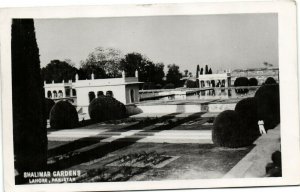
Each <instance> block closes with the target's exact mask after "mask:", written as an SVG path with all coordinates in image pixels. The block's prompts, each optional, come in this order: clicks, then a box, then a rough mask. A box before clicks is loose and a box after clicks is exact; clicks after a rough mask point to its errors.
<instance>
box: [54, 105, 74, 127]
mask: <svg viewBox="0 0 300 192" xmlns="http://www.w3.org/2000/svg"><path fill="white" fill-rule="evenodd" d="M77 125H78V114H77V111H76V108H75V107H74V106H73V105H72V104H71V103H69V102H68V101H59V102H57V103H56V104H55V105H54V106H53V107H52V109H51V111H50V126H51V128H53V129H72V128H74V127H76V126H77Z"/></svg>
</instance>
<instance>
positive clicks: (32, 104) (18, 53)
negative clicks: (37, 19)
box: [11, 19, 47, 182]
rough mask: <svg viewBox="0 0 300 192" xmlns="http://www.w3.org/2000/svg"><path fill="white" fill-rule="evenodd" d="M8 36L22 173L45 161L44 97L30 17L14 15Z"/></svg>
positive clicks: (16, 141)
mask: <svg viewBox="0 0 300 192" xmlns="http://www.w3.org/2000/svg"><path fill="white" fill-rule="evenodd" d="M11 37H12V38H11V54H12V55H11V56H12V99H13V136H14V154H15V169H16V170H17V171H18V172H19V174H20V175H22V173H23V172H24V171H39V170H43V169H45V168H46V165H47V130H46V118H45V117H44V114H45V113H44V110H45V109H44V102H45V98H44V93H43V83H42V79H41V73H40V59H39V49H38V46H37V42H36V37H35V29H34V22H33V19H13V21H12V33H11ZM16 182H18V181H16Z"/></svg>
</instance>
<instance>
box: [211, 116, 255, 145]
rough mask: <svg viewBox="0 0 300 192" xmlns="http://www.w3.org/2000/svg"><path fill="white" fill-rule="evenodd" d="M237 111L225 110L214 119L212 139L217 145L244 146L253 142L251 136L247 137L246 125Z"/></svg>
mask: <svg viewBox="0 0 300 192" xmlns="http://www.w3.org/2000/svg"><path fill="white" fill-rule="evenodd" d="M243 125H244V122H242V119H241V117H240V115H239V113H238V112H236V111H233V110H226V111H223V112H222V113H220V114H219V115H218V116H217V117H216V119H215V121H214V126H213V130H212V140H213V143H214V144H215V145H216V146H219V147H230V148H237V147H244V146H248V145H251V144H252V143H253V141H254V140H253V138H251V137H249V132H248V130H247V128H248V127H247V126H243Z"/></svg>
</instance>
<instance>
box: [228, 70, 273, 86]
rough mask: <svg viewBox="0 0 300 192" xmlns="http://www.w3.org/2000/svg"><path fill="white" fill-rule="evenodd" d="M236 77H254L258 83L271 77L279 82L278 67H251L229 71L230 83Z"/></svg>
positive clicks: (232, 82)
mask: <svg viewBox="0 0 300 192" xmlns="http://www.w3.org/2000/svg"><path fill="white" fill-rule="evenodd" d="M238 77H247V78H248V79H250V78H255V79H257V81H258V85H261V84H263V83H264V82H265V81H266V79H267V78H268V77H272V78H274V79H275V80H276V82H279V68H253V69H236V70H233V71H232V72H231V84H232V85H233V84H234V81H235V80H236V78H238Z"/></svg>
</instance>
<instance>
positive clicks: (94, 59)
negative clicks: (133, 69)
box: [81, 47, 121, 78]
mask: <svg viewBox="0 0 300 192" xmlns="http://www.w3.org/2000/svg"><path fill="white" fill-rule="evenodd" d="M120 61H121V51H120V50H117V49H113V48H103V47H97V48H95V49H94V51H93V52H91V53H90V54H89V55H88V57H87V58H86V60H84V61H81V68H85V66H92V68H93V69H95V68H101V69H102V70H103V71H105V74H106V76H108V77H112V78H114V77H120V76H121V70H120Z"/></svg>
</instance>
